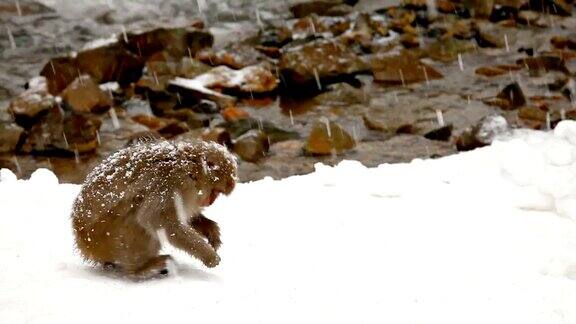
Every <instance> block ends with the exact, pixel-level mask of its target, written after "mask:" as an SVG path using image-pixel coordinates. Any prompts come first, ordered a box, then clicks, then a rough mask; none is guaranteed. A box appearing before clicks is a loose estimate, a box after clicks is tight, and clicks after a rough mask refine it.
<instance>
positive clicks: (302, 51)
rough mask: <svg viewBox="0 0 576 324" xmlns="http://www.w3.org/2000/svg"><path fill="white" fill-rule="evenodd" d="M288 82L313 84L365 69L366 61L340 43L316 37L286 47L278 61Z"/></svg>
mask: <svg viewBox="0 0 576 324" xmlns="http://www.w3.org/2000/svg"><path fill="white" fill-rule="evenodd" d="M278 66H279V68H280V71H281V73H282V75H283V76H284V80H285V81H286V82H287V83H288V84H289V85H305V84H315V85H316V86H317V87H318V88H319V89H321V88H322V83H323V82H328V81H330V80H331V79H336V78H338V77H345V76H349V75H353V74H356V73H359V72H362V71H366V70H367V64H366V63H365V62H364V61H362V60H361V59H360V57H358V56H357V55H356V54H354V53H353V52H352V51H350V50H349V49H348V48H347V47H346V46H344V45H342V44H341V43H338V42H334V41H326V40H317V41H313V42H310V43H308V44H305V45H302V46H297V47H294V48H290V49H288V50H287V51H286V52H285V53H284V54H283V55H282V57H281V58H280V62H279V64H278Z"/></svg>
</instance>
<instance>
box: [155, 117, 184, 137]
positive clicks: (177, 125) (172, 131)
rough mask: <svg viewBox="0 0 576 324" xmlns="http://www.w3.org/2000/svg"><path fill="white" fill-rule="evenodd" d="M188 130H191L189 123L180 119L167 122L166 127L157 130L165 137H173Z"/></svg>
mask: <svg viewBox="0 0 576 324" xmlns="http://www.w3.org/2000/svg"><path fill="white" fill-rule="evenodd" d="M188 131H190V127H188V124H187V123H185V122H178V121H176V122H170V123H167V124H166V125H165V126H164V127H161V128H159V129H158V130H157V132H158V133H159V134H160V135H162V136H163V137H165V138H173V137H176V136H178V135H180V134H184V133H186V132H188Z"/></svg>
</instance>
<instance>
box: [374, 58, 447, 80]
mask: <svg viewBox="0 0 576 324" xmlns="http://www.w3.org/2000/svg"><path fill="white" fill-rule="evenodd" d="M372 71H373V73H374V81H377V82H382V83H386V84H395V85H405V84H410V83H415V82H423V81H430V80H436V79H442V78H443V77H444V76H443V75H442V74H441V73H440V72H438V71H437V70H436V69H434V68H433V67H431V66H429V65H427V64H425V63H422V62H420V61H419V60H418V58H417V57H415V56H414V55H412V54H410V53H409V52H404V53H402V54H400V55H395V56H384V57H376V58H374V59H373V60H372Z"/></svg>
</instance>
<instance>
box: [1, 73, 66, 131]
mask: <svg viewBox="0 0 576 324" xmlns="http://www.w3.org/2000/svg"><path fill="white" fill-rule="evenodd" d="M55 105H56V98H54V96H52V95H51V94H49V93H48V87H47V82H46V78H44V77H38V78H35V79H33V80H32V81H30V82H29V88H28V89H27V90H26V91H24V92H23V93H21V94H20V95H19V96H17V97H16V98H14V99H13V100H12V101H11V102H10V106H9V107H8V111H9V112H10V113H11V114H12V115H13V116H14V119H15V121H16V122H17V123H18V124H19V125H21V126H24V127H30V126H31V125H32V124H34V123H35V122H36V121H37V120H38V118H39V117H41V116H42V115H43V114H44V113H46V112H47V111H48V110H49V109H50V108H52V107H54V106H55Z"/></svg>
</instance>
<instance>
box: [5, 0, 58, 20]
mask: <svg viewBox="0 0 576 324" xmlns="http://www.w3.org/2000/svg"><path fill="white" fill-rule="evenodd" d="M52 13H55V11H54V9H52V8H49V7H47V6H45V5H43V4H42V3H40V2H36V1H11V2H8V1H6V2H3V3H0V16H4V15H6V16H8V17H14V16H18V15H22V16H29V15H42V14H52Z"/></svg>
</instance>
